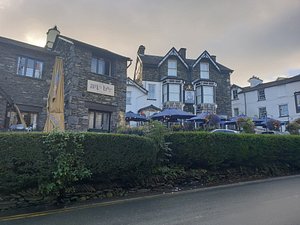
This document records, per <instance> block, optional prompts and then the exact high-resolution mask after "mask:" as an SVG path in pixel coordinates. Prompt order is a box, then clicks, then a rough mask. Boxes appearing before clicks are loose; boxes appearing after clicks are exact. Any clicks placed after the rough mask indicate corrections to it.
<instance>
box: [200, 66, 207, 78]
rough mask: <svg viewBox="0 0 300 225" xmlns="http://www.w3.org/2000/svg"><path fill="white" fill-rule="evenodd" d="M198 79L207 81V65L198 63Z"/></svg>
mask: <svg viewBox="0 0 300 225" xmlns="http://www.w3.org/2000/svg"><path fill="white" fill-rule="evenodd" d="M200 78H202V79H209V63H200Z"/></svg>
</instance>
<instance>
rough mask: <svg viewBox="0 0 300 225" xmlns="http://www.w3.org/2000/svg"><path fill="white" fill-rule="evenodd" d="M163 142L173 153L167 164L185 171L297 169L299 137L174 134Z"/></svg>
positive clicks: (299, 153)
mask: <svg viewBox="0 0 300 225" xmlns="http://www.w3.org/2000/svg"><path fill="white" fill-rule="evenodd" d="M166 141H168V142H171V145H170V148H171V149H172V150H173V152H172V154H173V156H172V158H171V162H172V163H173V164H176V165H178V164H179V165H182V166H184V167H186V168H208V169H211V168H213V169H222V168H230V167H239V166H248V167H252V168H259V167H263V166H266V165H271V164H285V165H289V166H291V167H293V168H298V169H299V168H300V137H299V136H294V135H282V136H281V135H253V134H239V135H235V134H233V135H228V134H221V133H215V134H212V133H207V132H205V133H204V132H176V133H172V134H170V135H168V136H167V137H166Z"/></svg>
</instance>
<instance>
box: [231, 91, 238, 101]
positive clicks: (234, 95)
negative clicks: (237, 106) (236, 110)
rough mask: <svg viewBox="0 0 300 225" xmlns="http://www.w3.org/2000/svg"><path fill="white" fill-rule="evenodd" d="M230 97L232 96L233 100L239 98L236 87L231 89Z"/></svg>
mask: <svg viewBox="0 0 300 225" xmlns="http://www.w3.org/2000/svg"><path fill="white" fill-rule="evenodd" d="M232 98H233V100H237V99H239V96H238V90H237V89H233V90H232Z"/></svg>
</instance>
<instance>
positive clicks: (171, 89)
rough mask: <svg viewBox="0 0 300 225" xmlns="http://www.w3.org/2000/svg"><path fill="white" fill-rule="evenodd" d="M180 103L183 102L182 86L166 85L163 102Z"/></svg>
mask: <svg viewBox="0 0 300 225" xmlns="http://www.w3.org/2000/svg"><path fill="white" fill-rule="evenodd" d="M168 101H170V102H180V101H181V85H180V84H169V83H167V84H164V85H163V102H168Z"/></svg>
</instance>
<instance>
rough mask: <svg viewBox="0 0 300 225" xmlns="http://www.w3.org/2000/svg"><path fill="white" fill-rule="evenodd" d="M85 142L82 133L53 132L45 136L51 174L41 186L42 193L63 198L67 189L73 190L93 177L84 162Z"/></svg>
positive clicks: (45, 147) (45, 149)
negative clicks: (75, 186) (83, 180)
mask: <svg viewBox="0 0 300 225" xmlns="http://www.w3.org/2000/svg"><path fill="white" fill-rule="evenodd" d="M83 140H84V135H83V134H81V133H68V132H66V133H61V132H51V133H49V134H47V135H45V136H44V142H43V144H44V153H45V155H46V157H47V166H48V168H49V174H48V176H47V179H45V180H43V181H42V183H41V185H40V190H41V192H42V193H44V194H47V195H48V194H49V193H54V194H56V195H57V196H59V197H63V196H64V194H65V192H66V190H67V189H68V190H72V186H73V185H74V184H75V183H76V182H78V181H80V180H82V179H84V178H87V177H89V176H90V175H91V173H90V171H89V170H88V169H87V168H86V166H85V164H84V161H83V158H84V149H83Z"/></svg>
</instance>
